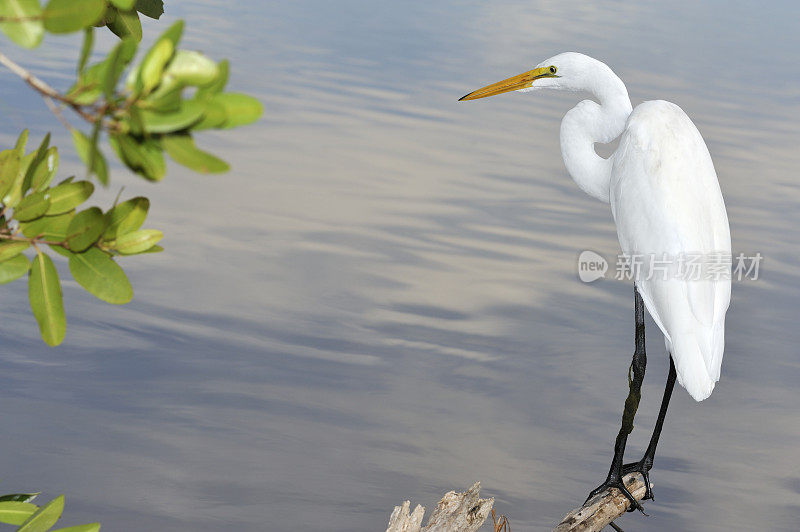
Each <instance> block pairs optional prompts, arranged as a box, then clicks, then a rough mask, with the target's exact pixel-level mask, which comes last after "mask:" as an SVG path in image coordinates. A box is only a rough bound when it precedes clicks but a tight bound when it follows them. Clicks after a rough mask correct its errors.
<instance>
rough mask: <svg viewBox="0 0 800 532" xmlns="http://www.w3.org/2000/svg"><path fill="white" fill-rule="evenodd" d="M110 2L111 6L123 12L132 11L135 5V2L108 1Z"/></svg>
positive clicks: (132, 0) (123, 0) (122, 0)
mask: <svg viewBox="0 0 800 532" xmlns="http://www.w3.org/2000/svg"><path fill="white" fill-rule="evenodd" d="M110 1H111V5H113V6H114V7H116V8H118V9H121V10H123V11H127V10H129V9H133V6H135V5H136V0H110Z"/></svg>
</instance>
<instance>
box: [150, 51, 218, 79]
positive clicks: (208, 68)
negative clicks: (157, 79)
mask: <svg viewBox="0 0 800 532" xmlns="http://www.w3.org/2000/svg"><path fill="white" fill-rule="evenodd" d="M218 75H219V67H218V66H217V64H216V63H215V62H214V61H212V60H211V59H209V58H208V57H206V56H205V55H203V54H201V53H200V52H195V51H192V50H178V51H177V52H175V56H174V57H173V58H172V61H170V62H169V66H167V68H166V70H165V71H164V78H165V79H166V78H167V77H171V78H173V79H174V80H175V82H177V83H178V84H180V85H182V86H183V85H190V86H199V85H207V84H209V83H212V82H213V81H214V80H216V79H217V77H218ZM162 83H164V81H162Z"/></svg>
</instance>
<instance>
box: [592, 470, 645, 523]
mask: <svg viewBox="0 0 800 532" xmlns="http://www.w3.org/2000/svg"><path fill="white" fill-rule="evenodd" d="M610 488H617V489H618V490H619V491H620V492H621V493H622V494H623V495H625V497H627V499H628V500H629V501H631V505H630V507H629V508H628V511H629V512H632V511H634V510H639V511H640V512H642V515H647V514H646V513H645V512H644V508H642V505H641V504H639V501H637V500H636V498H634V496H633V495H631V492H630V491H628V488H627V487H625V484H624V483H623V482H622V480H620V479H618V478H612V477H609V478H607V479H606V481H605V482H603V483H602V484H600V485H599V486H597V487H596V488H595V489H593V490H592V492H591V493H590V494H589V496H588V497H586V500H585V501H584V502H583V504H586V503H587V502H589V500H590V499H592V498H593V497H595V496H597V495H599V494H601V493H603V492H604V491H606V490H608V489H610Z"/></svg>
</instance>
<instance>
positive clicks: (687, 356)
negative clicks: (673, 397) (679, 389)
mask: <svg viewBox="0 0 800 532" xmlns="http://www.w3.org/2000/svg"><path fill="white" fill-rule="evenodd" d="M671 343H672V358H673V360H674V361H675V370H676V371H677V373H678V383H680V385H681V386H683V387H684V388H686V391H687V392H689V395H691V396H692V397H693V398H694V400H695V401H702V400H703V399H706V398H708V396H709V395H711V392H712V391H714V383H715V382H716V381H717V380H718V379H719V371H717V372H716V378H714V377H712V375H711V374H710V372H709V367H708V366H707V365H706V357H704V356H703V350H702V349H701V345H700V342H698V341H697V338H696V337H695V336H694V335H692V334H676V335H675V336H674V337H673V338H672V342H671ZM709 355H710V353H709ZM711 358H712V357H711V356H709V359H711Z"/></svg>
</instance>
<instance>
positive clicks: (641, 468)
mask: <svg viewBox="0 0 800 532" xmlns="http://www.w3.org/2000/svg"><path fill="white" fill-rule="evenodd" d="M652 467H653V464H652V462H648V461H647V460H645V459H644V458H642V459H641V460H639V461H638V462H633V463H630V464H625V465H623V466H622V476H623V477H624V476H625V475H627V474H628V473H639V474H640V475H642V480H643V481H644V485H645V490H646V491H645V492H644V497H642V500H643V501H647V500H651V501H654V500H656V498H655V497H654V496H653V489H652V488H651V487H650V469H651V468H652Z"/></svg>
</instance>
